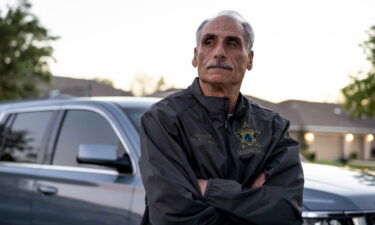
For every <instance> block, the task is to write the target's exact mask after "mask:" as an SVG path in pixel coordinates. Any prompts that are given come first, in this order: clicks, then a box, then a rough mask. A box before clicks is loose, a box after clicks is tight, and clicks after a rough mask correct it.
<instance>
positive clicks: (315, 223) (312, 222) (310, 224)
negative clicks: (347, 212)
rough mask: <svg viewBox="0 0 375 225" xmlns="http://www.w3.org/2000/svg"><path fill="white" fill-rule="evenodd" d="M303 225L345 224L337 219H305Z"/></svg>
mask: <svg viewBox="0 0 375 225" xmlns="http://www.w3.org/2000/svg"><path fill="white" fill-rule="evenodd" d="M303 225H343V224H342V223H340V221H338V220H335V219H304V220H303Z"/></svg>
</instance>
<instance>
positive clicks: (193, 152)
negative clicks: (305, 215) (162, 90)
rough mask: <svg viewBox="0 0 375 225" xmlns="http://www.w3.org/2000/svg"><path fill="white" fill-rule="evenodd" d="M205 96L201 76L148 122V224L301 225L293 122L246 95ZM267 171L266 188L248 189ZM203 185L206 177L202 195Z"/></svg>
mask: <svg viewBox="0 0 375 225" xmlns="http://www.w3.org/2000/svg"><path fill="white" fill-rule="evenodd" d="M228 110H229V99H228V98H219V97H207V96H204V95H203V94H202V92H201V89H200V86H199V80H198V78H197V79H195V80H194V82H193V84H192V85H191V86H190V87H189V88H187V89H185V90H183V91H180V92H178V93H176V94H173V95H171V96H169V97H167V98H165V99H163V100H161V101H160V102H158V103H156V104H154V105H153V106H152V107H151V108H150V109H149V110H148V111H147V112H146V113H145V114H144V116H143V117H142V129H141V146H142V150H141V159H140V161H139V164H140V168H141V175H142V180H143V183H144V186H145V190H146V212H145V214H144V216H143V220H142V224H153V225H169V224H186V225H196V224H207V225H208V224H210V225H219V224H258V225H282V224H288V225H298V224H302V218H301V207H302V192H303V182H304V180H303V173H302V167H301V162H300V159H299V155H298V143H297V142H296V141H294V140H293V139H291V138H290V137H289V135H288V127H289V122H288V121H287V120H285V119H283V118H282V117H280V116H279V115H278V114H277V113H275V112H273V111H271V110H268V109H265V108H262V107H260V106H259V105H257V104H255V103H253V102H251V101H250V100H248V99H247V98H245V97H244V96H242V95H240V96H239V98H238V102H237V106H236V110H235V113H234V114H233V115H232V116H230V117H228ZM261 172H264V173H265V174H266V182H265V184H264V185H263V186H262V187H259V188H250V185H251V184H252V183H253V182H254V180H255V179H256V178H257V177H258V175H259V174H260V173H261ZM197 179H208V185H207V190H206V193H205V195H204V196H202V194H201V192H200V189H199V186H198V183H197Z"/></svg>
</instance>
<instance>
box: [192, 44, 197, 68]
mask: <svg viewBox="0 0 375 225" xmlns="http://www.w3.org/2000/svg"><path fill="white" fill-rule="evenodd" d="M197 57H198V49H197V48H194V57H193V60H192V61H191V64H192V65H193V66H194V67H197V66H198V60H197Z"/></svg>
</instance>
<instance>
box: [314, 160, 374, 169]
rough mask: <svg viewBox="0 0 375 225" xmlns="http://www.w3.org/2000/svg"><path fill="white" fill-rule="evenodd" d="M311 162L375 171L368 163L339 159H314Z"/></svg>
mask: <svg viewBox="0 0 375 225" xmlns="http://www.w3.org/2000/svg"><path fill="white" fill-rule="evenodd" d="M313 163H319V164H324V165H331V166H338V167H346V166H347V167H350V168H353V169H360V170H365V171H366V170H371V171H375V166H370V165H361V164H355V163H350V162H348V163H342V162H340V161H325V160H316V161H313Z"/></svg>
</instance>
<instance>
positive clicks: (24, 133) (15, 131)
mask: <svg viewBox="0 0 375 225" xmlns="http://www.w3.org/2000/svg"><path fill="white" fill-rule="evenodd" d="M52 113H53V112H51V111H45V112H28V113H17V114H13V115H12V116H11V117H10V119H8V120H7V122H6V124H4V125H3V129H2V131H1V133H0V135H1V138H0V140H2V143H1V149H0V161H8V162H27V163H36V162H37V156H38V155H37V153H38V151H39V150H40V148H41V144H42V140H43V138H44V137H45V134H46V131H47V127H48V124H49V122H50V120H51V118H52Z"/></svg>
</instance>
